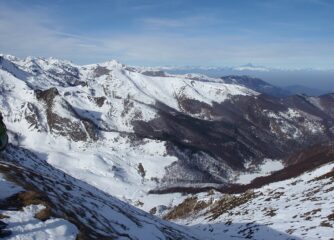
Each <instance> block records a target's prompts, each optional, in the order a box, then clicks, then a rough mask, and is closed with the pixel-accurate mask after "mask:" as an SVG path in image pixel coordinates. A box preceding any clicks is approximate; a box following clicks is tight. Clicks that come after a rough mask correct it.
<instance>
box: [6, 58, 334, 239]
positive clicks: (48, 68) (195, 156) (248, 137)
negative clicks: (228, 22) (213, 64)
mask: <svg viewBox="0 0 334 240" xmlns="http://www.w3.org/2000/svg"><path fill="white" fill-rule="evenodd" d="M0 92H1V96H0V108H1V111H2V113H3V115H4V121H5V123H6V125H7V127H8V129H9V133H10V142H11V144H12V145H11V146H10V147H9V149H8V150H7V152H6V153H5V154H4V157H3V159H4V162H7V164H9V165H8V166H7V169H11V170H10V171H13V172H14V173H16V174H19V173H20V171H21V170H22V169H20V168H17V169H16V168H15V167H14V166H21V167H22V168H23V170H22V172H23V173H22V174H23V176H21V177H19V178H18V177H16V179H17V181H19V179H21V181H23V183H24V184H29V185H33V186H34V188H35V190H36V191H41V192H47V191H49V192H51V195H50V202H51V203H52V204H53V205H54V206H56V208H55V209H56V214H55V217H57V218H64V219H67V220H71V221H72V222H73V223H74V224H75V225H76V226H77V227H78V226H82V229H80V228H79V230H80V232H81V233H82V232H85V233H87V231H88V232H89V233H90V232H91V235H89V236H90V237H94V238H98V239H101V238H99V237H101V236H107V237H112V236H118V237H121V236H123V235H124V234H126V233H128V232H130V233H129V234H130V235H131V236H129V237H128V238H130V239H136V238H135V236H136V237H137V238H138V239H145V236H147V235H145V234H149V235H150V236H154V237H152V239H154V238H156V239H159V238H162V239H163V238H164V237H165V238H166V239H168V237H170V238H171V239H186V238H188V239H191V238H193V237H194V236H195V237H198V236H197V233H195V234H193V233H192V232H191V233H189V234H188V229H185V228H183V227H180V226H177V225H175V224H170V223H167V222H163V221H161V220H159V219H158V218H155V217H152V216H151V215H149V214H147V213H144V212H142V211H140V210H138V209H135V208H134V207H132V206H130V205H128V203H129V204H131V205H134V206H136V207H138V208H141V209H142V210H145V211H146V212H149V211H150V212H151V213H154V214H156V215H162V214H163V213H164V212H165V211H166V210H168V209H170V208H172V207H173V206H176V205H177V204H179V203H180V202H182V201H183V200H184V199H185V198H186V197H187V196H184V195H183V194H182V193H181V192H182V191H186V189H189V188H191V189H194V188H197V189H198V190H199V191H202V190H203V188H208V187H215V188H217V189H220V188H224V187H226V186H229V185H230V184H231V183H233V182H244V179H245V178H246V179H248V180H249V179H251V178H252V177H251V178H250V177H249V175H252V174H254V173H256V171H257V170H258V169H265V168H266V167H265V166H267V165H268V162H270V163H271V164H270V165H271V166H275V167H274V168H270V171H274V170H278V169H280V168H282V167H284V166H287V165H290V164H291V162H289V161H287V162H284V163H282V161H281V160H282V159H285V158H286V157H288V156H290V155H291V154H293V153H294V152H296V151H297V150H300V149H304V148H307V147H309V146H312V145H314V144H319V143H326V142H329V141H332V140H333V138H334V128H333V122H334V95H333V94H328V95H324V96H320V97H308V96H304V95H298V96H290V97H284V98H274V97H270V96H267V95H262V94H260V93H259V92H257V91H254V90H252V89H250V88H248V87H246V86H241V85H240V84H239V83H233V82H229V83H227V82H224V80H222V79H220V78H211V77H207V76H205V75H201V74H184V75H173V74H167V73H165V72H162V71H156V70H155V69H142V68H135V67H129V66H126V65H123V64H121V63H119V62H117V61H109V62H105V63H100V64H92V65H86V66H78V65H76V64H73V63H71V62H68V61H63V60H57V59H53V58H50V59H44V58H31V57H29V58H26V59H19V58H16V57H13V56H8V55H1V56H0ZM13 164H14V165H13ZM270 171H268V170H267V171H266V172H265V173H264V174H269V173H270ZM44 175H45V176H44ZM261 175H263V174H262V173H261ZM15 176H17V175H15ZM32 176H33V177H32ZM38 176H40V178H39V177H38ZM245 176H247V177H245ZM255 176H257V175H256V174H255ZM42 182H43V184H42ZM57 185H59V188H54V189H53V186H57ZM66 186H72V187H71V188H73V189H74V190H73V189H70V190H69V189H67V187H66ZM175 189H177V191H175ZM154 191H155V192H159V191H160V192H165V193H168V192H174V193H168V194H165V195H157V194H149V193H150V192H154ZM62 195H64V196H65V197H60V196H62ZM68 199H75V200H74V201H70V204H65V205H66V207H64V206H63V205H62V203H63V202H66V201H68ZM118 199H120V200H122V201H124V202H126V203H124V202H121V201H119V200H118ZM61 206H62V207H63V209H62V208H61ZM94 206H95V207H94ZM120 209H122V210H123V209H125V210H124V211H121V210H120ZM83 212H84V213H86V214H88V215H85V214H83ZM68 213H72V215H71V214H70V215H68ZM115 214H116V215H117V216H120V217H119V220H115V219H114V216H115ZM81 215H82V216H81ZM92 219H95V220H92ZM92 221H93V222H94V224H93V223H92ZM106 222H109V224H106ZM143 222H144V223H145V224H142V223H143ZM129 226H131V227H129ZM149 226H151V227H149ZM137 235H138V236H140V237H138V236H137ZM123 237H124V236H123ZM124 239H126V237H124ZM146 239H147V238H146ZM200 239H203V238H202V237H200Z"/></svg>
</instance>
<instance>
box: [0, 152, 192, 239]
mask: <svg viewBox="0 0 334 240" xmlns="http://www.w3.org/2000/svg"><path fill="white" fill-rule="evenodd" d="M43 156H44V155H43V154H35V153H32V152H30V151H28V150H26V149H23V148H20V147H14V146H9V147H8V149H7V151H6V153H5V154H3V156H2V160H1V161H0V170H1V171H2V172H3V173H6V175H7V177H9V178H10V179H14V180H15V181H16V182H18V183H19V184H20V185H22V186H29V188H30V189H33V190H34V191H36V192H39V193H42V194H44V195H46V197H45V199H48V201H49V202H50V203H49V205H50V206H51V207H52V212H53V213H54V214H55V215H56V216H60V217H63V218H66V219H69V220H71V222H72V223H74V224H75V225H76V227H77V228H78V229H79V231H80V234H81V238H82V239H116V238H117V239H136V240H139V239H143V240H144V239H192V240H195V239H197V238H196V237H194V236H193V235H192V234H191V233H187V229H186V228H184V227H182V226H177V225H176V224H173V223H168V222H166V221H163V220H160V219H158V218H156V217H154V216H152V215H150V214H148V213H146V212H143V211H141V210H139V209H136V208H135V207H133V206H131V205H129V204H127V203H124V202H122V201H120V200H118V199H117V198H115V197H113V196H111V195H109V194H106V193H105V192H103V191H101V190H99V189H97V188H95V187H93V186H91V185H89V184H87V183H85V182H82V181H80V180H77V179H75V178H73V177H71V176H69V175H67V174H65V173H64V172H62V171H59V170H57V169H56V168H54V167H52V166H51V165H49V164H47V163H46V162H45V160H43ZM9 201H10V200H9ZM42 208H43V207H41V206H31V207H27V208H24V209H22V211H20V212H10V211H3V212H2V213H3V214H5V215H8V216H9V217H10V218H9V219H8V220H6V221H7V222H8V223H9V228H10V229H11V230H13V237H15V236H16V235H17V236H18V237H20V234H22V236H23V237H25V236H27V237H28V238H27V239H30V238H31V239H34V238H33V237H34V236H35V237H36V236H37V239H44V237H45V238H46V239H58V238H56V237H57V236H59V237H60V238H59V239H62V238H61V237H63V239H73V232H74V233H76V231H73V229H75V228H73V226H72V225H70V226H69V227H68V228H66V226H63V227H62V226H61V225H64V224H65V223H66V222H59V220H57V219H56V220H54V221H53V222H52V221H51V220H50V221H49V220H47V221H45V222H44V223H43V224H41V223H39V222H38V221H36V220H33V219H32V217H33V216H34V215H35V213H36V212H38V211H40V210H42ZM26 221H30V222H29V224H28V225H27V226H25V225H24V223H25V222H26ZM15 222H22V226H21V227H20V226H18V225H17V223H16V224H15ZM35 225H37V226H38V229H37V230H40V231H39V232H38V231H36V232H35V230H34V229H35V228H36V227H37V226H35ZM52 226H54V229H52ZM29 228H30V229H29ZM48 228H50V229H48ZM29 230H30V232H31V233H32V235H29ZM25 232H27V233H26V234H25ZM71 233H72V235H71ZM14 234H15V235H14ZM36 234H37V235H36ZM57 234H58V235H57ZM61 234H63V235H61ZM13 239H20V238H13Z"/></svg>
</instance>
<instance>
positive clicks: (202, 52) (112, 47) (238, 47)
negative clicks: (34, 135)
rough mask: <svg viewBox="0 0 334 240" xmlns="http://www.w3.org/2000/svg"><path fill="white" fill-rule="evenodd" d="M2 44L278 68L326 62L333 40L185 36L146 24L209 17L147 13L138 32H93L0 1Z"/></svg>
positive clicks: (8, 48) (92, 56) (71, 53)
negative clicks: (69, 29)
mask: <svg viewBox="0 0 334 240" xmlns="http://www.w3.org/2000/svg"><path fill="white" fill-rule="evenodd" d="M0 8H1V11H0V36H1V37H0V49H1V51H4V52H5V53H9V54H14V55H18V56H27V55H34V56H46V57H48V56H54V57H58V58H65V59H70V60H73V61H75V62H77V63H92V62H97V61H105V60H107V59H112V58H116V59H118V60H120V61H123V62H125V63H129V64H136V65H168V64H172V65H216V66H218V65H234V64H235V65H239V64H243V63H246V62H253V63H255V64H260V65H269V66H278V67H279V66H282V67H289V66H295V67H312V66H314V67H317V66H315V64H314V63H317V64H318V66H323V67H329V66H330V62H331V60H334V59H333V56H334V43H333V42H330V41H327V42H326V41H322V42H312V41H306V40H303V39H295V40H293V39H288V40H284V39H280V40H271V41H268V40H258V39H253V38H252V37H253V36H254V35H256V32H252V33H243V34H231V33H226V34H216V35H205V34H204V35H198V34H197V35H186V34H183V33H182V32H183V31H176V32H173V31H169V32H168V31H167V32H163V31H162V32H159V34H156V32H155V31H149V30H147V29H145V27H146V28H149V27H151V28H181V30H182V28H186V27H193V26H194V25H196V24H200V23H201V22H203V21H202V20H203V18H205V19H206V20H207V22H206V23H205V24H208V22H210V21H212V22H211V24H217V22H215V20H214V19H212V18H210V17H207V16H197V17H196V16H194V17H184V18H181V19H174V20H173V19H170V18H145V19H142V22H141V24H143V25H144V28H143V29H142V30H141V31H139V32H126V33H124V32H123V33H119V32H104V33H103V34H101V35H100V36H99V37H96V36H94V35H93V34H71V33H69V32H66V31H65V30H64V28H63V26H62V25H61V24H60V23H59V21H57V19H53V18H50V17H49V15H48V12H47V10H45V11H44V10H43V11H41V9H32V8H30V9H15V10H14V9H12V8H10V7H8V6H7V5H6V4H3V3H0Z"/></svg>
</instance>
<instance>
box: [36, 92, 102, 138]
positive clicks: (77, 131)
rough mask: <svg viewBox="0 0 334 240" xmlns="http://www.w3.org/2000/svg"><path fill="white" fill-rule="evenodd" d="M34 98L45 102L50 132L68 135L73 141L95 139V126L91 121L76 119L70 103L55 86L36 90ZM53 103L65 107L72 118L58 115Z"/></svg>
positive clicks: (76, 116)
mask: <svg viewBox="0 0 334 240" xmlns="http://www.w3.org/2000/svg"><path fill="white" fill-rule="evenodd" d="M35 92H36V98H37V99H38V100H39V101H41V102H43V103H44V104H45V111H46V118H47V123H48V126H49V128H50V131H51V132H52V133H56V134H60V135H62V136H67V137H70V138H71V139H72V140H73V141H76V142H77V141H88V139H93V140H97V137H96V133H95V128H94V126H93V124H92V123H91V122H89V121H88V120H85V119H80V118H79V119H78V115H77V114H76V113H75V112H74V111H73V109H72V107H71V105H70V104H68V103H67V102H66V101H64V100H63V99H62V98H61V97H60V95H59V92H58V90H57V88H50V89H47V90H44V91H41V90H36V91H35ZM55 104H58V105H60V106H61V107H62V108H63V109H65V110H66V111H67V112H68V113H69V114H70V116H72V118H73V119H69V118H66V117H62V116H60V115H59V114H58V113H57V112H55V111H54V107H55Z"/></svg>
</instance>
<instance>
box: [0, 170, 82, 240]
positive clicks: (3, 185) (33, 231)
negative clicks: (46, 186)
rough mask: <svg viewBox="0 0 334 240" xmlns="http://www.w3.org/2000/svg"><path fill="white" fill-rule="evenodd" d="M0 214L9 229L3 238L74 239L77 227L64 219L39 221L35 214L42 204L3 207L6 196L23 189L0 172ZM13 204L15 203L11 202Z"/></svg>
mask: <svg viewBox="0 0 334 240" xmlns="http://www.w3.org/2000/svg"><path fill="white" fill-rule="evenodd" d="M0 189H1V193H0V202H1V204H0V215H1V216H3V217H4V218H3V219H2V221H3V222H4V223H6V224H7V226H6V228H5V229H6V230H7V231H11V234H10V236H8V237H6V238H5V239H12V240H14V239H26V240H32V239H39V240H43V239H44V240H58V239H61V240H67V239H73V240H74V239H76V236H77V234H78V229H77V228H76V227H75V226H74V225H73V224H71V223H70V222H68V221H66V220H64V219H58V218H50V219H48V220H46V221H41V220H39V219H37V218H35V215H36V214H38V213H39V212H41V211H42V210H43V209H45V206H43V205H41V204H40V205H28V206H26V207H24V208H23V209H21V210H20V209H15V206H6V208H7V209H3V206H2V205H3V202H4V201H5V199H6V198H9V197H11V196H13V195H14V194H17V193H19V192H24V191H25V189H23V188H22V187H20V186H18V185H17V184H15V183H13V182H10V181H8V180H6V179H5V178H4V176H3V175H2V174H0ZM13 205H15V203H13Z"/></svg>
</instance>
